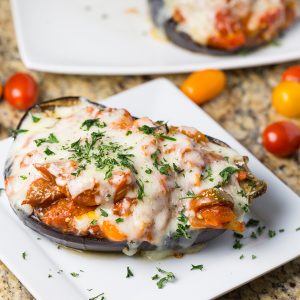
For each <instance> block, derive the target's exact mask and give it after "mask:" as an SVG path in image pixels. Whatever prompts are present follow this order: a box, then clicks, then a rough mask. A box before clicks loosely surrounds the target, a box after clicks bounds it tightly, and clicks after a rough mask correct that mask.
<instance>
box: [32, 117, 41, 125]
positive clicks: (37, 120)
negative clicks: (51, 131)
mask: <svg viewBox="0 0 300 300" xmlns="http://www.w3.org/2000/svg"><path fill="white" fill-rule="evenodd" d="M31 119H32V122H33V123H38V122H39V121H40V120H41V118H39V117H37V116H34V115H31Z"/></svg>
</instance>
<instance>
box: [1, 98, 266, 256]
mask: <svg viewBox="0 0 300 300" xmlns="http://www.w3.org/2000/svg"><path fill="white" fill-rule="evenodd" d="M80 101H81V97H63V98H57V99H54V100H50V101H46V102H42V103H40V104H38V105H35V106H33V107H32V108H30V109H29V110H28V111H27V112H26V113H25V115H24V116H23V118H22V119H21V121H20V123H19V125H18V127H17V128H18V129H19V128H21V126H22V122H23V121H24V119H25V118H26V116H27V115H28V114H29V113H32V114H34V113H36V112H40V111H44V110H52V109H54V108H55V107H58V106H71V105H76V104H77V103H79V102H80ZM86 101H88V102H90V103H92V104H93V105H97V106H98V107H99V109H103V108H105V106H103V105H102V104H99V103H95V102H92V101H90V100H86ZM207 138H208V139H209V141H210V142H212V143H216V144H219V145H223V146H226V147H229V146H228V145H227V144H225V143H224V142H222V141H220V140H218V139H215V138H212V137H209V136H207ZM244 162H245V166H244V167H245V168H246V169H247V165H246V163H247V161H246V159H244ZM11 165H12V162H11V160H10V159H9V158H8V159H7V160H6V167H5V171H4V177H5V178H7V177H8V176H10V169H11ZM253 180H254V181H255V183H256V187H257V188H256V189H255V193H252V194H251V193H250V192H249V193H248V196H249V199H250V200H251V199H253V198H256V197H258V196H259V195H261V194H263V193H264V192H265V190H266V184H265V183H264V182H263V181H260V180H257V179H256V178H255V177H254V176H253ZM243 188H244V189H245V190H246V191H247V187H243ZM12 208H13V210H14V211H15V213H16V214H17V216H18V217H19V218H20V219H21V220H22V222H23V223H24V224H25V225H26V226H28V227H29V228H31V229H32V230H34V231H36V232H38V233H39V234H41V235H42V236H45V237H47V238H48V239H49V240H51V241H53V242H55V243H57V244H61V245H63V246H66V247H69V248H73V249H78V250H86V251H94V252H121V251H122V250H123V249H124V248H126V246H127V241H124V242H114V241H110V240H107V239H105V238H101V239H99V238H92V237H89V236H79V235H75V234H70V233H64V232H61V231H59V230H57V229H55V228H53V227H51V226H48V225H46V224H44V223H43V222H41V221H40V220H39V219H38V218H37V217H36V216H35V215H33V214H32V215H26V214H25V213H24V212H23V211H20V210H17V209H15V208H14V207H13V206H12ZM223 232H225V230H223V229H210V228H207V229H199V230H192V231H190V232H189V233H190V234H191V235H192V237H193V238H192V240H191V242H190V243H189V245H188V246H189V247H190V246H194V245H197V244H203V243H206V242H208V241H210V240H212V239H214V238H216V237H218V236H219V235H221V234H222V233H223ZM182 245H186V239H185V238H184V237H182V238H179V239H174V238H172V237H167V238H166V239H165V240H164V243H163V245H162V248H163V249H170V250H174V251H180V250H181V249H183V248H184V247H183V246H182ZM156 248H157V247H156V246H155V245H152V244H150V243H148V242H143V243H141V244H140V245H139V247H138V250H155V249H156Z"/></svg>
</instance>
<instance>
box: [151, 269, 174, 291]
mask: <svg viewBox="0 0 300 300" xmlns="http://www.w3.org/2000/svg"><path fill="white" fill-rule="evenodd" d="M157 270H158V272H159V273H160V274H161V276H163V275H164V276H163V277H161V276H160V275H159V274H156V275H154V276H153V277H152V280H158V281H157V282H156V285H157V287H158V288H159V289H162V288H164V287H165V286H166V284H167V283H168V282H172V281H174V280H175V275H174V273H172V272H168V271H165V270H163V269H160V268H157Z"/></svg>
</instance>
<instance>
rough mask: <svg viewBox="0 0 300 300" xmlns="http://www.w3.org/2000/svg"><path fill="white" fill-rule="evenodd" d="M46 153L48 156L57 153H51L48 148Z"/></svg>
mask: <svg viewBox="0 0 300 300" xmlns="http://www.w3.org/2000/svg"><path fill="white" fill-rule="evenodd" d="M44 153H45V154H46V155H48V156H49V155H54V154H55V153H54V152H53V151H51V150H50V149H49V148H48V147H47V148H46V150H45V151H44Z"/></svg>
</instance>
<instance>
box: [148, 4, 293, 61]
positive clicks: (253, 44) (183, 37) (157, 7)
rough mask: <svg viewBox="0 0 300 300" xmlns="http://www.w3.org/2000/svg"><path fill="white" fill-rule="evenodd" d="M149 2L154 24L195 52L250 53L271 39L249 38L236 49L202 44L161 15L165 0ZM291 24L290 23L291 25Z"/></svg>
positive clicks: (220, 54) (171, 39) (221, 54)
mask: <svg viewBox="0 0 300 300" xmlns="http://www.w3.org/2000/svg"><path fill="white" fill-rule="evenodd" d="M148 4H149V7H150V14H151V17H152V20H153V22H154V24H155V25H156V26H157V27H159V28H162V29H163V30H164V32H165V34H166V36H167V38H168V39H169V40H170V41H171V42H172V43H174V44H175V45H177V46H179V47H181V48H184V49H187V50H189V51H191V52H195V53H202V54H209V55H216V56H224V55H233V54H239V53H248V52H249V53H250V52H253V51H255V50H258V48H260V47H262V46H264V45H267V44H268V43H270V42H271V41H265V40H263V39H260V38H254V39H250V38H249V39H248V40H247V42H246V44H245V45H244V46H241V47H237V48H234V49H227V50H225V49H218V48H213V47H209V46H204V45H201V44H199V43H197V42H195V41H194V40H193V39H192V38H191V37H190V36H189V35H188V34H187V33H185V32H181V31H179V30H177V25H178V24H177V23H176V21H174V20H173V19H172V18H171V19H167V20H166V19H164V18H163V16H162V15H161V11H162V9H163V6H164V0H148ZM291 23H292V22H291ZM290 25H291V24H288V26H286V27H289V26H290ZM286 29H287V28H283V29H282V30H281V31H279V32H278V34H277V36H274V37H273V40H274V39H275V38H276V37H278V36H281V35H283V31H284V30H286Z"/></svg>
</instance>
